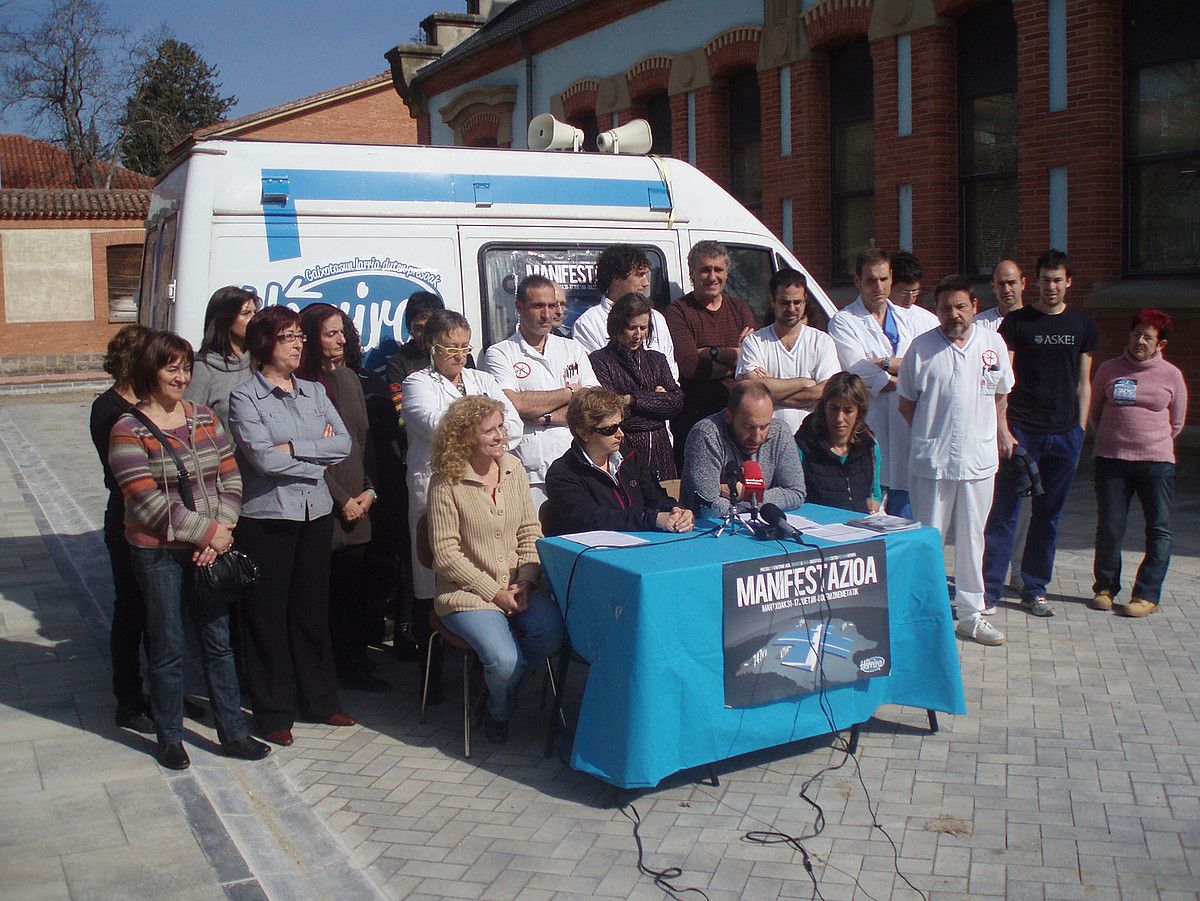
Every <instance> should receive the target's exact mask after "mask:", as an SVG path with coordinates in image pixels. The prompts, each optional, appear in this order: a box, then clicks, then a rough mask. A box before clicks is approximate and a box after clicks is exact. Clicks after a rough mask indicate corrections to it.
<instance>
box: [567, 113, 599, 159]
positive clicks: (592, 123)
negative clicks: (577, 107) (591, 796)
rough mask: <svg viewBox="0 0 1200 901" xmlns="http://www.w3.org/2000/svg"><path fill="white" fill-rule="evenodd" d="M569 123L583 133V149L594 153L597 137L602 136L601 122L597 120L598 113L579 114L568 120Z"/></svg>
mask: <svg viewBox="0 0 1200 901" xmlns="http://www.w3.org/2000/svg"><path fill="white" fill-rule="evenodd" d="M567 123H568V124H570V125H574V126H575V127H576V128H578V129H579V130H580V131H582V132H583V149H584V150H588V151H593V152H594V151H595V150H596V136H597V135H599V134H600V122H599V121H598V120H597V119H596V111H595V110H590V111H588V112H583V113H578V114H576V115H574V116H571V117H570V118H569V119H567Z"/></svg>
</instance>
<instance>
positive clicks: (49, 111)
mask: <svg viewBox="0 0 1200 901" xmlns="http://www.w3.org/2000/svg"><path fill="white" fill-rule="evenodd" d="M144 59H145V49H144V46H143V44H142V42H138V41H133V40H132V39H131V37H130V34H129V32H128V30H126V29H122V28H117V27H114V26H113V25H111V24H110V23H109V22H108V21H107V9H106V8H105V6H104V5H103V4H102V3H100V2H97V0H54V3H53V5H52V6H51V7H50V10H49V12H48V13H47V14H46V16H45V18H44V19H42V20H41V21H40V22H37V23H35V24H34V25H32V26H29V27H26V28H18V27H16V26H14V25H13V24H12V22H11V20H10V21H6V22H4V23H3V24H0V60H3V62H0V105H2V107H3V109H5V110H8V109H10V108H12V107H23V108H24V109H26V110H27V111H28V112H29V113H31V114H32V116H33V117H34V118H33V131H34V132H35V133H36V134H40V135H42V136H44V137H46V138H48V139H50V140H52V141H54V142H55V143H57V144H60V145H61V146H62V147H63V148H65V149H66V151H67V153H68V154H69V155H70V159H71V166H72V169H73V173H74V177H75V183H76V184H77V185H78V186H80V187H100V186H105V187H107V186H108V183H109V182H110V181H111V178H112V166H111V165H110V164H109V163H110V161H115V160H116V158H117V155H118V153H119V150H120V148H119V142H120V140H121V138H122V136H123V131H124V129H122V128H121V127H120V120H121V118H122V114H123V113H124V109H125V100H126V98H127V97H128V96H129V94H130V92H131V90H133V89H134V87H135V82H136V73H137V70H138V68H139V67H140V65H141V63H142V61H143V60H144Z"/></svg>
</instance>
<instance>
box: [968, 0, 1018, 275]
mask: <svg viewBox="0 0 1200 901" xmlns="http://www.w3.org/2000/svg"><path fill="white" fill-rule="evenodd" d="M958 196H959V216H958V221H959V224H960V234H959V243H958V247H959V265H960V267H961V271H962V272H964V273H965V274H967V275H987V274H988V273H990V272H991V271H992V267H993V266H995V265H996V263H998V262H999V261H1000V260H1003V259H1011V258H1013V257H1015V256H1016V253H1017V23H1016V22H1015V21H1014V20H1013V14H1012V3H1010V2H1008V0H995V2H992V3H987V4H985V5H983V6H980V7H978V8H976V9H973V10H971V11H970V12H968V13H966V14H964V15H963V16H962V17H961V18H960V19H959V20H958Z"/></svg>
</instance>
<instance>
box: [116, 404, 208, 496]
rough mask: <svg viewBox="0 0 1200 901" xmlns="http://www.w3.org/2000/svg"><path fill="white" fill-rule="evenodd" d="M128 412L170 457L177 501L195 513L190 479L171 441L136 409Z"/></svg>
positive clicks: (148, 418) (147, 417)
mask: <svg viewBox="0 0 1200 901" xmlns="http://www.w3.org/2000/svg"><path fill="white" fill-rule="evenodd" d="M129 412H130V414H131V415H132V416H133V418H134V419H136V420H137V421H138V422H140V423H141V424H142V425H144V426H145V427H146V428H148V429H149V430H150V434H151V435H153V436H154V437H155V438H157V439H158V443H159V444H161V445H162V446H163V448H164V449H165V450H166V452H167V453H168V454H170V455H171V459H172V460H173V461H174V463H175V469H176V470H177V471H178V473H179V499H180V500H181V501H183V505H184V506H185V507H187V508H188V509H189V510H191V511H193V512H195V510H196V500H195V498H194V497H193V496H192V477H191V476H189V475H188V471H187V467H185V466H184V465H183V459H182V458H181V457H180V456H179V452H178V451H176V450H175V447H174V446H173V445H172V444H171V439H170V438H168V437H167V436H166V435H164V434H163V432H162V429H160V428H159V427H158V426H156V425H155V424H154V423H153V422H151V421H150V417H149V416H147V415H146V414H145V413H143V412H142V411H141V410H139V409H138V408H137V407H134V408H133V409H132V410H130V411H129Z"/></svg>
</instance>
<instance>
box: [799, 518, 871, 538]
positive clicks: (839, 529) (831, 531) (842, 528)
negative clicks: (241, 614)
mask: <svg viewBox="0 0 1200 901" xmlns="http://www.w3.org/2000/svg"><path fill="white" fill-rule="evenodd" d="M804 534H805V535H807V536H808V537H809V538H820V539H821V540H822V541H836V542H843V541H865V540H866V539H868V538H878V537H879V533H878V532H872V531H871V530H870V529H856V528H855V527H854V526H847V525H844V524H842V523H829V524H828V525H824V526H815V527H813V528H811V529H805V530H804Z"/></svg>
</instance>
